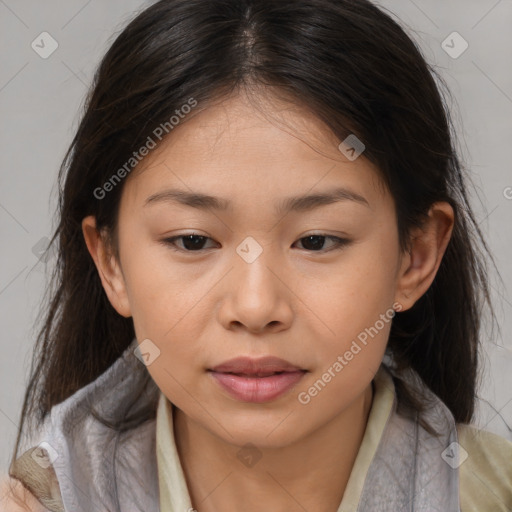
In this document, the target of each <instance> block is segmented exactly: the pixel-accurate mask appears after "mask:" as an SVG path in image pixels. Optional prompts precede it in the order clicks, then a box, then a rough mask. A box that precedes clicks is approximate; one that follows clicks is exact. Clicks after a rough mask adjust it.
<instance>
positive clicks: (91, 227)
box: [82, 215, 132, 318]
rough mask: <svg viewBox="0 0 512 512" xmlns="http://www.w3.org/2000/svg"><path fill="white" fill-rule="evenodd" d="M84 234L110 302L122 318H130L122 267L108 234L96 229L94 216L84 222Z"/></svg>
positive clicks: (86, 218)
mask: <svg viewBox="0 0 512 512" xmlns="http://www.w3.org/2000/svg"><path fill="white" fill-rule="evenodd" d="M82 232H83V235H84V238H85V243H86V244H87V249H88V250H89V253H90V254H91V256H92V259H93V260H94V263H95V265H96V268H97V269H98V273H99V275H100V279H101V284H102V285H103V289H104V290H105V293H106V294H107V297H108V300H109V301H110V303H111V304H112V306H113V307H114V309H115V310H116V311H117V312H118V313H119V314H120V315H121V316H124V317H125V318H129V317H130V316H132V315H131V310H130V304H129V302H128V294H127V293H126V283H125V280H124V276H123V273H122V270H121V265H120V263H119V262H118V261H117V260H116V258H115V257H114V255H113V254H112V253H111V250H110V246H109V244H108V240H107V237H106V234H105V233H99V232H98V230H97V229H96V218H95V217H94V216H93V215H90V216H88V217H85V218H84V219H83V220H82Z"/></svg>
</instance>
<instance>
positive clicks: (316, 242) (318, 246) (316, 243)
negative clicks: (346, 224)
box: [299, 234, 350, 252]
mask: <svg viewBox="0 0 512 512" xmlns="http://www.w3.org/2000/svg"><path fill="white" fill-rule="evenodd" d="M325 240H332V241H333V245H332V246H331V249H323V245H324V242H325ZM299 241H300V242H302V245H303V246H304V247H305V249H306V250H312V251H313V252H328V251H332V250H334V249H339V248H341V247H343V246H346V245H348V244H349V243H350V240H347V239H346V238H339V237H337V236H330V235H324V234H319V235H316V234H315V235H308V236H305V237H302V238H300V239H299ZM304 241H305V242H304Z"/></svg>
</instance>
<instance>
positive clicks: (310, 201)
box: [144, 187, 371, 215]
mask: <svg viewBox="0 0 512 512" xmlns="http://www.w3.org/2000/svg"><path fill="white" fill-rule="evenodd" d="M340 201H354V202H356V203H358V204H361V205H363V206H366V207H367V208H370V204H369V203H368V201H367V200H366V199H365V198H364V197H363V196H361V195H360V194H357V193H356V192H354V191H352V190H350V189H348V188H345V187H338V188H335V189H332V190H328V191H325V192H319V193H316V194H310V195H301V196H294V197H287V198H285V199H282V200H281V201H279V202H278V203H277V204H276V213H277V214H278V215H284V214H287V213H289V212H307V211H310V210H313V209H315V208H318V207H320V206H325V205H328V204H334V203H338V202H340ZM160 202H170V203H174V202H177V203H179V204H183V205H185V206H189V207H191V208H197V209H199V210H210V209H212V210H218V211H227V210H229V209H231V207H232V204H233V203H232V202H231V201H230V200H228V199H224V198H221V197H215V196H211V195H207V194H202V193H200V192H189V191H186V190H180V189H167V190H163V191H161V192H157V193H155V194H152V195H151V196H149V197H148V198H147V199H146V201H145V202H144V207H146V206H148V205H150V204H156V203H160ZM370 209H371V208H370Z"/></svg>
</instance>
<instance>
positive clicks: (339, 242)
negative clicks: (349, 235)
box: [161, 233, 351, 253]
mask: <svg viewBox="0 0 512 512" xmlns="http://www.w3.org/2000/svg"><path fill="white" fill-rule="evenodd" d="M186 237H199V238H204V239H207V240H212V239H211V238H210V237H208V236H204V235H199V234H197V233H188V234H186V235H178V236H173V237H171V238H164V239H163V240H162V241H161V242H162V243H163V244H164V245H165V246H167V247H169V248H170V249H171V250H173V251H179V252H188V253H194V252H197V253H200V252H203V251H205V250H207V249H199V250H197V251H189V250H186V249H182V248H179V247H177V246H176V244H175V240H179V239H180V238H186ZM310 237H319V238H326V239H327V238H329V239H331V240H334V242H335V244H334V246H333V247H332V248H331V249H321V250H319V251H314V250H309V252H318V253H327V252H330V251H333V250H340V249H342V248H343V247H345V246H347V245H349V244H350V242H351V241H350V240H348V239H346V238H340V237H337V236H331V235H326V234H323V233H320V234H317V233H315V234H312V235H307V236H303V237H301V238H299V240H304V239H306V238H310ZM305 250H308V249H305Z"/></svg>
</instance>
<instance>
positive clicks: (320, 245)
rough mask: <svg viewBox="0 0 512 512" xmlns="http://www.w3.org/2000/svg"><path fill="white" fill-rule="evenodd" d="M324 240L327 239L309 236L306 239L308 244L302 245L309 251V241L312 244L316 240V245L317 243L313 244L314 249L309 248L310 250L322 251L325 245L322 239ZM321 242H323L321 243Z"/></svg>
mask: <svg viewBox="0 0 512 512" xmlns="http://www.w3.org/2000/svg"><path fill="white" fill-rule="evenodd" d="M324 238H325V237H324V236H320V235H311V236H307V237H306V238H304V240H306V243H305V244H304V243H303V244H302V245H304V247H305V248H306V249H308V247H307V245H308V240H309V241H310V242H311V240H316V243H315V242H313V243H312V244H311V245H312V246H313V247H309V249H322V246H323V245H324V244H323V240H322V239H324ZM319 240H321V241H319Z"/></svg>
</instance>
